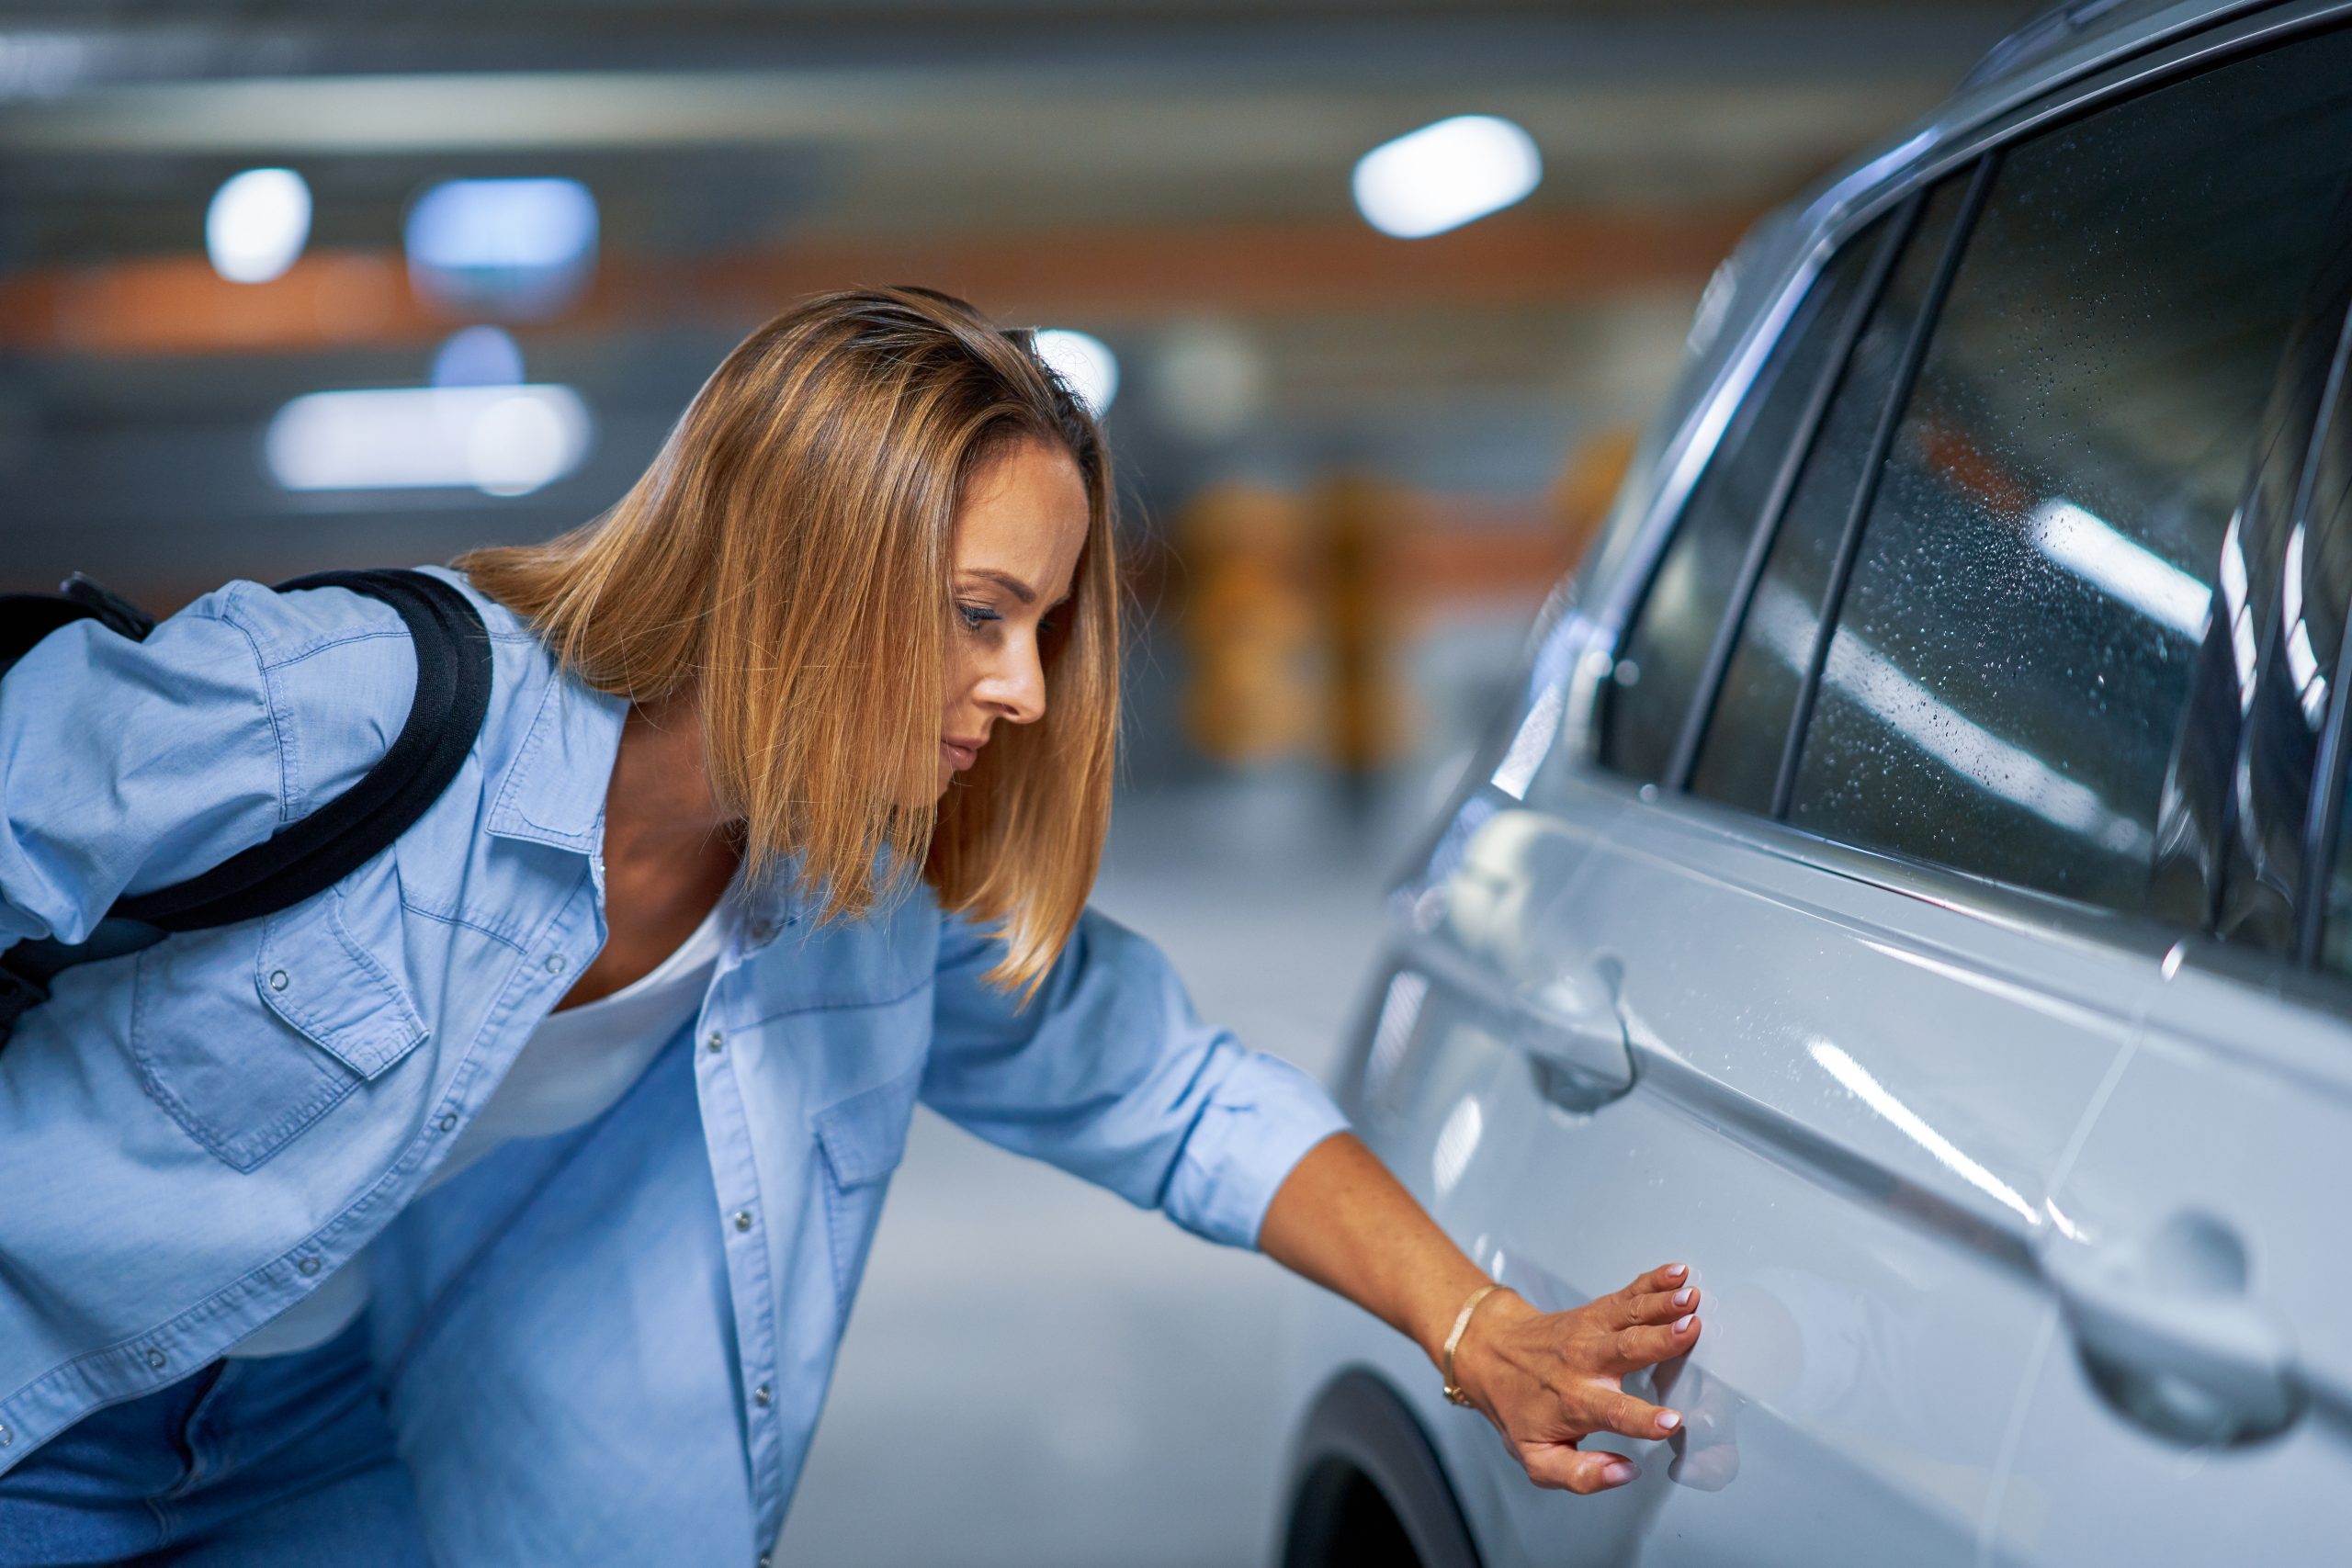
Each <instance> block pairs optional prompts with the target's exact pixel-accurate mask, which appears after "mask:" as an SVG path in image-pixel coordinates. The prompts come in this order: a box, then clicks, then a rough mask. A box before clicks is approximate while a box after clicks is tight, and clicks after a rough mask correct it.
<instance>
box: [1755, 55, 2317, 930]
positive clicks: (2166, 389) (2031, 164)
mask: <svg viewBox="0 0 2352 1568" xmlns="http://www.w3.org/2000/svg"><path fill="white" fill-rule="evenodd" d="M2347 91H2352V55H2347V51H2346V47H2345V39H2343V38H2341V37H2334V38H2328V39H2321V40H2318V41H2316V42H2314V43H2312V44H2309V45H2303V46H2298V47H2296V48H2293V49H2290V50H2286V51H2278V52H2277V53H2273V54H2270V55H2266V56H2262V57H2257V58H2255V59H2251V60H2247V61H2244V62H2238V63H2236V64H2233V65H2230V66H2226V67H2223V68H2222V69H2220V70H2217V71H2214V72H2211V73H2209V74H2206V75H2204V76H2201V77H2198V78H2195V79H2193V80H2190V81H2188V82H2185V83H2182V84H2178V85H2173V86H2170V87H2166V88H2164V89H2161V90H2158V91H2156V92H2154V93H2151V94H2149V95H2147V96H2143V97H2140V98H2137V99H2134V100H2132V101H2131V102H2129V103H2126V104H2122V105H2120V106H2118V107H2115V108H2112V109H2109V110H2107V111H2104V112H2102V113H2100V114H2098V115H2096V116H2093V117H2090V118H2086V119H2083V120H2081V121H2078V122H2075V123H2074V124H2071V125H2067V126H2064V127H2062V128H2060V129H2058V130H2052V131H2050V132H2046V133H2044V134H2043V135H2041V137H2038V138H2036V139H2035V140H2033V141H2029V142H2026V143H2024V144H2023V145H2021V146H2019V147H2018V148H2017V149H2016V150H2015V151H2013V152H2010V153H2009V154H2008V155H2007V159H2006V162H2005V164H2004V165H2003V167H2002V169H2001V171H2000V174H1999V177H1998V179H1997V181H1996V185H1995V186H1994V189H1993V192H1992V195H1991V197H1990V200H1989V201H1988V203H1987V205H1986V207H1985V211H1984V214H1983V216H1982V218H1981V220H1979V221H1978V223H1977V224H1976V226H1975V230H1974V232H1973V235H1972V236H1971V237H1970V238H1969V240H1968V244H1967V251H1966V254H1965V257H1964V259H1963V261H1962V265H1961V267H1960V270H1959V273H1958V274H1957V276H1956V278H1955V280H1954V283H1953V286H1952V289H1951V296H1950V299H1949V301H1948V303H1947V306H1946V308H1945V310H1944V313H1943V315H1942V317H1941V318H1940V320H1939V321H1938V323H1937V325H1936V327H1935V331H1934V335H1933V338H1932V339H1931V341H1930V344H1929V345H1928V353H1927V356H1926V359H1925V361H1924V363H1923V365H1922V367H1921V371H1920V374H1919V377H1918V378H1917V383H1916V386H1915V388H1914V389H1913V390H1912V392H1911V394H1910V398H1909V400H1908V403H1907V405H1906V407H1905V412H1904V414H1903V418H1902V421H1901V423H1900V425H1899V427H1898V428H1897V430H1896V433H1895V440H1894V446H1893V448H1892V449H1891V451H1890V453H1889V455H1888V458H1887V463H1886V467H1885V470H1884V473H1883V477H1882V479H1881V481H1880V484H1879V487H1878V491H1877V495H1876V498H1875V501H1874V502H1873V504H1872V507H1871V512H1870V514H1869V517H1868V520H1867V523H1866V525H1865V529H1864V532H1863V535H1862V538H1861V553H1860V557H1859V558H1858V559H1857V561H1856V564H1855V568H1854V572H1853V577H1852V581H1851V584H1850V587H1849V590H1848V592H1847V594H1846V597H1845V602H1844V604H1843V607H1842V610H1841V611H1840V613H1839V618H1838V624H1837V629H1836V632H1835V634H1834V636H1833V639H1832V642H1831V645H1830V650H1829V657H1828V660H1827V661H1826V668H1825V671H1824V675H1823V679H1822V682H1821V686H1820V691H1819V694H1818V697H1817V699H1816V703H1815V708H1814V713H1813V720H1812V725H1811V728H1810V730H1809V731H1808V733H1807V735H1806V738H1805V743H1804V753H1803V759H1802V764H1801V766H1800V769H1799V772H1798V776H1797V780H1796V788H1795V794H1794V796H1793V799H1792V806H1791V816H1792V820H1795V821H1797V822H1799V823H1802V824H1804V825H1805V826H1807V827H1811V828H1815V829H1819V830H1821V831H1824V832H1827V833H1831V834H1835V835H1837V836H1838V837H1842V838H1847V839H1850V840H1856V841H1859V842H1861V843H1865V844H1870V845H1873V846H1877V847H1882V848H1886V849H1892V850H1896V851H1901V852H1907V853H1911V854H1916V855H1919V856H1921V857H1923V858H1927V859H1930V860H1936V861H1940V862H1943V863H1948V864H1951V865H1956V866H1961V867H1963V868H1966V869H1969V870H1972V871H1978V872H1983V873H1985V874H1990V875H1993V876H1996V877H2000V878H2002V879H2004V880H2007V881H2010V882H2015V883H2020V884H2024V885H2026V886H2035V887H2041V888H2046V889H2049V890H2051V891H2053V892H2060V893H2064V894H2068V895H2071V896H2073V897H2079V898H2084V899H2088V900H2091V901H2094V902H2098V903H2101V904H2107V905H2110V906H2114V907H2118V908H2141V907H2143V902H2144V898H2145V895H2146V892H2147V886H2148V875H2149V868H2150V865H2151V863H2152V861H2153V859H2154V848H2155V841H2156V840H2155V828H2156V824H2157V819H2158V800H2159V795H2160V793H2161V789H2162V786H2163V784H2164V780H2165V774H2166V771H2167V762H2168V760H2169V758H2170V756H2171V753H2172V749H2173V743H2174V740H2175V738H2176V736H2177V734H2178V733H2179V728H2180V723H2181V719H2182V715H2183V713H2184V709H2185V706H2186V702H2187V697H2188V692H2189V688H2190V680H2191V675H2192V672H2193V671H2194V669H2195V667H2196V665H2197V660H2198V653H2199V648H2200V646H2201V644H2202V642H2203V638H2204V632H2205V626H2206V609H2207V603H2208V600H2209V598H2210V596H2211V589H2212V586H2213V583H2214V581H2215V579H2216V574H2217V567H2218V563H2219V561H2220V557H2221V546H2222V535H2223V533H2224V531H2225V530H2226V529H2227V528H2228V526H2229V523H2230V518H2231V515H2232V512H2233V503H2234V502H2236V500H2237V499H2238V496H2239V493H2240V491H2241V488H2242V485H2243V481H2244V479H2245V475H2246V472H2247V470H2248V467H2249V463H2250V461H2251V459H2252V458H2253V457H2254V455H2255V449H2256V430H2257V426H2258V423H2259V419H2260V415H2261V412H2262V409H2263V405H2264V400H2265V396H2266V393H2267V390H2268V389H2269V388H2270V386H2271V384H2272V381H2273V379H2274V378H2275V375H2276V372H2277V370H2278V366H2279V363H2280V351H2281V348H2282V345H2283V344H2285V342H2286V340H2287V335H2288V332H2289V329H2290V325H2291V324H2292V323H2293V322H2294V321H2295V319H2296V315H2297V309H2298V306H2299V304H2300V303H2301V299H2302V297H2303V295H2304V292H2305V289H2306V288H2307V287H2308V285H2309V284H2310V282H2311V280H2312V277H2313V276H2314V274H2315V273H2316V271H2317V270H2318V266H2319V262H2320V259H2321V256H2322V254H2324V248H2325V238H2326V233H2327V230H2328V227H2329V224H2330V222H2331V220H2332V217H2333V213H2334V209H2335V203H2336V198H2337V195H2338V192H2339V189H2340V187H2341V186H2342V185H2343V176H2344V174H2345V171H2346V167H2347V165H2352V117H2348V116H2347V113H2346V110H2347V107H2352V105H2348V104H2347Z"/></svg>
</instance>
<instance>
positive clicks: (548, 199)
mask: <svg viewBox="0 0 2352 1568" xmlns="http://www.w3.org/2000/svg"><path fill="white" fill-rule="evenodd" d="M596 232H597V220H596V198H595V197H594V196H593V195H591V194H590V193H589V190H588V187H587V186H584V185H582V184H581V183H580V182H579V181H578V180H564V179H515V180H444V181H443V182H442V183H441V184H439V185H436V186H433V187H432V188H431V189H429V190H427V191H426V192H425V193H424V195H423V196H421V197H417V199H416V205H415V206H413V207H412V208H411V209H409V214H408V226H407V231H406V242H407V247H408V265H409V274H410V276H412V277H413V279H414V280H415V282H416V284H417V287H418V288H420V289H421V290H423V291H424V293H426V294H428V295H430V296H431V297H433V298H434V299H437V300H439V301H440V302H441V303H442V304H444V305H447V306H451V307H455V308H459V309H466V308H472V309H481V310H499V311H501V312H503V313H506V314H513V315H544V314H548V313H549V312H551V311H553V310H560V308H562V307H563V306H564V305H567V304H569V303H571V299H573V298H574V297H575V296H576V295H577V294H578V293H579V291H580V288H581V286H582V285H583V284H584V283H585V282H586V281H587V278H588V273H589V271H590V269H591V267H592V266H593V265H594V262H595V255H596Z"/></svg>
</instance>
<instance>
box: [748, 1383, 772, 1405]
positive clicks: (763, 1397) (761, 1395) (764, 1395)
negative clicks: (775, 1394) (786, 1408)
mask: <svg viewBox="0 0 2352 1568" xmlns="http://www.w3.org/2000/svg"><path fill="white" fill-rule="evenodd" d="M769 1398H770V1395H769V1393H768V1385H767V1384H765V1383H762V1384H761V1385H760V1386H759V1387H757V1388H755V1389H753V1390H752V1404H756V1405H758V1406H759V1407H760V1408H761V1409H763V1410H765V1409H766V1408H767V1407H768V1400H769Z"/></svg>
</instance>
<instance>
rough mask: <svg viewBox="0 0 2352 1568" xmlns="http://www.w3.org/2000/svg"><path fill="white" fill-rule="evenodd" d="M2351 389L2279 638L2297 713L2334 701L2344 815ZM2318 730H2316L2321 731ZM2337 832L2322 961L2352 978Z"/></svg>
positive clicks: (2326, 450)
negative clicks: (2297, 687)
mask: <svg viewBox="0 0 2352 1568" xmlns="http://www.w3.org/2000/svg"><path fill="white" fill-rule="evenodd" d="M2347 392H2352V389H2341V388H2340V389H2339V392H2338V401H2337V403H2336V406H2335V411H2334V412H2335V419H2334V420H2333V422H2332V423H2331V424H2330V426H2329V429H2328V432H2327V434H2326V437H2325V439H2324V440H2323V441H2322V442H2321V444H2320V446H2319V447H2318V450H2317V452H2316V453H2315V455H2314V457H2313V461H2312V475H2311V478H2312V484H2311V487H2310V494H2311V501H2310V517H2311V525H2310V529H2309V542H2308V544H2307V545H2306V546H2305V547H2304V548H2302V549H2301V550H2300V551H2298V552H2297V554H2298V556H2299V557H2300V560H2299V561H2298V562H2297V564H2298V565H2301V567H2302V568H2303V571H2302V574H2301V582H2299V583H2298V584H2297V587H2298V590H2299V592H2298V597H2299V598H2300V599H2301V608H2302V610H2303V614H2302V615H2301V616H2299V617H2296V618H2295V619H2294V620H2291V621H2288V623H2287V624H2288V626H2289V628H2290V629H2289V630H2288V632H2287V633H2286V635H2285V636H2284V637H2280V638H2279V639H2278V640H2279V642H2280V644H2281V645H2282V648H2283V650H2284V651H2285V652H2286V655H2287V657H2286V659H2285V660H2282V662H2284V663H2285V664H2286V666H2287V668H2286V670H2285V671H2284V675H2285V679H2284V680H2283V681H2280V682H2278V685H2280V686H2285V685H2287V684H2288V683H2290V682H2292V681H2293V679H2294V677H2295V675H2296V674H2297V673H2298V672H2301V673H2302V674H2303V675H2304V684H2303V687H2302V689H2301V691H2299V692H2297V693H2295V694H2294V695H2295V696H2296V697H2297V698H2299V699H2301V700H2300V701H2299V703H2298V706H2297V712H2296V717H2297V718H2299V719H2307V718H2308V717H2309V716H2310V713H2309V710H2311V709H2312V708H2325V707H2326V706H2328V705H2329V702H2330V701H2331V700H2332V702H2333V705H2334V707H2335V723H2336V725H2337V726H2338V728H2339V750H2338V751H2337V754H2336V758H2335V765H2336V769H2337V778H2338V784H2337V794H2336V809H2337V812H2338V815H2339V818H2340V816H2341V813H2342V809H2343V800H2344V790H2343V785H2342V777H2343V769H2344V766H2345V761H2346V756H2347V754H2352V747H2346V746H2345V745H2343V742H2344V741H2345V740H2346V739H2352V737H2346V736H2344V735H2342V734H2341V729H2342V727H2343V726H2344V724H2345V716H2344V713H2343V711H2342V710H2343V708H2344V705H2345V702H2346V694H2345V693H2344V692H2343V691H2341V690H2340V689H2337V688H2339V686H2340V684H2341V682H2342V680H2343V677H2344V674H2345V669H2346V667H2345V661H2344V660H2345V623H2346V605H2347V604H2352V407H2347V406H2346V404H2347V401H2352V399H2347V397H2346V393H2347ZM2281 618H2282V620H2284V619H2285V617H2281ZM2298 624H2299V625H2300V638H2299V635H2298V631H2297V629H2296V627H2297V626H2298ZM2298 640H2301V642H2302V643H2303V644H2304V648H2303V650H2302V652H2301V654H2300V655H2299V654H2297V653H2296V652H2295V651H2294V649H2295V644H2296V642H2297V641H2298ZM2316 728H2317V726H2316V725H2314V726H2312V729H2313V730H2314V731H2315V730H2316ZM2335 835H2336V836H2335V853H2334V856H2333V864H2332V866H2330V867H2329V868H2328V876H2327V882H2326V886H2325V892H2324V898H2323V902H2322V911H2321V912H2322V913H2323V915H2324V919H2325V922H2326V923H2325V929H2324V941H2323V942H2322V944H2321V947H2320V953H2319V957H2320V962H2321V963H2322V964H2325V965H2326V966H2327V967H2328V968H2330V969H2333V970H2335V972H2336V973H2337V974H2339V975H2352V843H2347V842H2346V840H2347V838H2352V835H2347V834H2346V833H2345V832H2344V830H2343V828H2342V826H2341V824H2340V822H2339V824H2338V825H2337V827H2336V829H2335Z"/></svg>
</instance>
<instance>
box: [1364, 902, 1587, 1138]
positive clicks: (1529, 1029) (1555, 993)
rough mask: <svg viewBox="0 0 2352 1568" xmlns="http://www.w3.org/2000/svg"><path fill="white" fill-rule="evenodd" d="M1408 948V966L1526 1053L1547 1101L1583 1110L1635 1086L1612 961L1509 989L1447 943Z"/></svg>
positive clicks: (1498, 977) (1428, 940) (1424, 942)
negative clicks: (1478, 1014) (1483, 1017)
mask: <svg viewBox="0 0 2352 1568" xmlns="http://www.w3.org/2000/svg"><path fill="white" fill-rule="evenodd" d="M1409 947H1410V952H1409V957H1408V962H1409V963H1410V964H1411V965H1412V966H1413V967H1414V968H1416V969H1419V970H1420V971H1421V972H1422V973H1424V974H1426V975H1428V976H1430V979H1432V980H1434V981H1437V982H1439V983H1440V984H1442V985H1443V986H1444V987H1446V988H1447V989H1448V990H1450V991H1452V992H1453V993H1454V994H1455V995H1456V996H1458V997H1460V998H1463V999H1464V1001H1467V1002H1470V1003H1472V1004H1474V1005H1476V1007H1477V1008H1478V1009H1479V1010H1480V1011H1482V1012H1484V1013H1486V1014H1487V1016H1488V1018H1489V1019H1490V1020H1491V1021H1493V1022H1494V1023H1495V1025H1496V1026H1497V1028H1496V1034H1497V1037H1498V1038H1499V1039H1501V1040H1502V1041H1503V1042H1504V1043H1508V1044H1510V1045H1512V1046H1515V1047H1516V1048H1517V1049H1519V1050H1520V1051H1521V1052H1522V1053H1524V1054H1525V1055H1526V1056H1527V1058H1528V1060H1529V1062H1530V1063H1531V1064H1532V1067H1533V1070H1534V1074H1535V1082H1536V1088H1537V1089H1538V1090H1539V1091H1540V1092H1541V1093H1542V1094H1543V1095H1544V1098H1545V1099H1546V1100H1551V1101H1552V1102H1553V1103H1554V1104H1555V1105H1558V1106H1559V1107H1561V1108H1562V1109H1563V1110H1567V1111H1578V1112H1582V1111H1591V1110H1594V1109H1596V1108H1597V1107H1599V1106H1601V1105H1605V1104H1607V1103H1608V1102H1609V1101H1611V1100H1615V1099H1617V1098H1619V1097H1620V1096H1622V1095H1623V1094H1624V1093H1626V1092H1627V1091H1628V1090H1630V1089H1632V1088H1633V1087H1634V1055H1633V1049H1632V1046H1631V1044H1630V1043H1629V1042H1628V1039H1627V1036H1626V1031H1625V1017H1624V1014H1623V1012H1622V1011H1621V1010H1619V1008H1618V1005H1617V992H1618V989H1619V987H1620V984H1621V979H1622V976H1620V974H1619V972H1618V969H1617V965H1616V963H1615V961H1614V960H1613V959H1603V960H1601V961H1600V963H1599V964H1596V965H1594V966H1593V968H1592V969H1591V970H1589V971H1577V972H1573V973H1571V974H1568V975H1566V976H1560V977H1558V978H1555V979H1554V980H1552V981H1550V982H1547V983H1545V984H1544V985H1541V986H1531V985H1514V984H1512V983H1511V982H1510V980H1509V979H1507V978H1505V977H1504V976H1501V975H1499V974H1498V973H1497V972H1496V971H1494V970H1493V969H1490V968H1488V967H1487V965H1486V964H1482V963H1480V962H1479V961H1478V960H1476V958H1473V957H1471V956H1470V955H1469V954H1467V953H1463V952H1462V951H1461V950H1460V949H1459V948H1456V947H1454V946H1453V944H1452V943H1450V942H1442V941H1439V940H1434V939H1432V938H1429V937H1422V938H1420V939H1419V940H1417V941H1415V942H1412V943H1410V944H1409Z"/></svg>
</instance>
